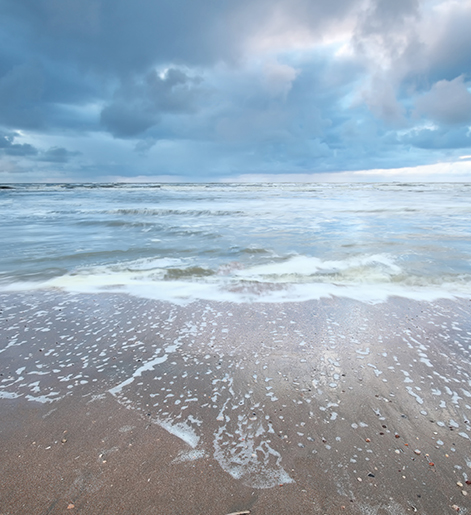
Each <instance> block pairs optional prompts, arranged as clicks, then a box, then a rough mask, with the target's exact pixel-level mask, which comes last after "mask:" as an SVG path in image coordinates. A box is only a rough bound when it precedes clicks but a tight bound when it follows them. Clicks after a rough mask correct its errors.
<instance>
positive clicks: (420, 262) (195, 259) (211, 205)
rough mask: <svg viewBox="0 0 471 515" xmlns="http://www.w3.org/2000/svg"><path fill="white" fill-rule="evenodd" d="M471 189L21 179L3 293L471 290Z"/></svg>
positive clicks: (13, 200)
mask: <svg viewBox="0 0 471 515" xmlns="http://www.w3.org/2000/svg"><path fill="white" fill-rule="evenodd" d="M470 199H471V184H451V183H450V184H396V183H394V184H162V185H155V184H135V185H132V184H131V185H130V184H106V185H96V184H49V185H38V184H18V185H9V189H3V188H2V189H0V216H1V246H0V291H16V290H30V289H43V288H56V289H61V290H65V291H72V292H124V293H129V294H131V295H136V296H140V297H147V298H155V299H163V300H170V301H172V302H177V303H186V302H191V301H193V300H197V299H207V300H227V301H235V302H246V301H254V302H257V301H263V302H280V301H281V302H287V301H299V300H308V299H317V298H320V297H326V296H339V297H342V296H343V297H350V298H356V299H360V300H364V301H371V302H375V301H383V300H385V299H387V298H388V296H391V295H398V296H403V297H408V298H414V299H434V298H450V297H455V296H456V297H470V296H471V295H470V294H471V202H470Z"/></svg>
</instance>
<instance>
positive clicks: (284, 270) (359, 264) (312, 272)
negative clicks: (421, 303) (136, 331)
mask: <svg viewBox="0 0 471 515" xmlns="http://www.w3.org/2000/svg"><path fill="white" fill-rule="evenodd" d="M31 288H59V289H62V290H65V291H70V292H87V293H98V292H117V291H120V292H123V293H128V294H131V295H135V296H138V297H144V298H152V299H158V300H166V301H171V302H176V303H188V302H192V301H196V300H214V301H229V302H294V301H307V300H313V299H319V298H321V297H329V296H330V297H332V296H337V297H349V298H353V299H357V300H361V301H365V302H381V301H384V300H386V299H387V298H388V297H390V296H399V297H406V298H412V299H416V300H433V299H437V298H452V297H464V298H469V297H470V296H471V293H470V292H471V274H452V273H449V274H445V275H440V276H433V275H429V276H426V275H418V274H417V273H415V274H414V273H411V272H410V271H409V272H408V271H407V270H405V269H404V268H403V267H402V266H401V265H400V264H399V263H397V262H396V261H395V260H394V259H393V258H392V257H391V256H388V255H384V254H377V255H369V256H357V257H353V258H348V259H344V260H321V259H319V258H315V257H310V256H290V257H288V258H284V259H282V258H278V259H277V260H276V261H273V260H272V261H271V262H269V263H266V264H259V265H255V266H247V265H244V264H243V263H240V262H237V261H236V262H230V263H222V264H219V265H217V266H213V267H211V266H208V265H202V264H199V263H195V262H194V259H190V258H188V259H176V258H161V259H150V258H147V259H139V260H134V261H130V262H121V263H115V264H113V265H103V266H98V267H83V268H80V269H76V270H75V271H73V272H71V273H67V274H63V275H61V276H59V277H55V278H53V279H49V280H45V281H42V282H35V283H32V282H31V281H23V282H18V281H17V282H15V283H12V284H10V285H4V286H3V287H2V288H1V291H12V290H18V289H20V290H22V289H31Z"/></svg>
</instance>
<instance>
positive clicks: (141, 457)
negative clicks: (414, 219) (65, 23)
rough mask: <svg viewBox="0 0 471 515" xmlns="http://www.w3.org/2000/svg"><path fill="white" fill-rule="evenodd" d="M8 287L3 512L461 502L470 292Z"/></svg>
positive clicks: (429, 506) (2, 394)
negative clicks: (161, 292) (243, 295)
mask: <svg viewBox="0 0 471 515" xmlns="http://www.w3.org/2000/svg"><path fill="white" fill-rule="evenodd" d="M0 305H1V307H2V309H1V311H2V313H1V315H0V318H1V330H0V331H1V335H2V344H1V346H0V360H1V363H2V365H1V367H2V370H1V371H0V372H1V373H2V374H3V375H2V376H1V382H0V410H1V417H0V441H1V445H0V447H1V449H2V451H1V452H2V465H0V470H1V471H2V473H1V474H0V477H1V478H2V479H0V486H1V491H2V492H3V493H2V496H1V499H0V513H2V515H6V514H10V513H11V514H13V513H15V514H16V513H27V512H32V513H63V512H64V510H67V508H68V507H69V506H70V505H73V507H70V508H69V509H70V510H71V512H72V513H73V512H75V511H79V512H81V513H91V514H92V513H110V514H111V513H136V514H137V513H139V514H141V513H144V514H145V513H155V510H159V511H160V512H162V513H172V514H173V513H175V514H176V513H182V514H185V515H188V514H192V513H195V514H197V513H205V514H206V513H207V514H213V513H214V514H215V515H216V514H222V515H225V514H227V513H232V512H235V511H242V510H250V511H251V513H252V514H272V513H274V512H278V513H313V514H317V513H319V514H323V513H336V512H340V511H342V512H345V513H352V514H370V513H372V514H379V513H383V512H384V513H394V514H400V515H402V514H403V513H411V512H414V511H415V510H417V511H418V512H422V513H432V512H433V513H437V509H438V510H439V512H440V513H449V512H453V510H454V509H455V508H452V507H453V506H454V505H455V506H456V507H459V508H460V512H461V513H465V512H466V510H469V509H470V508H471V507H470V500H469V499H470V497H471V487H470V486H469V485H467V484H466V481H469V480H470V479H471V451H470V450H469V449H470V443H471V442H470V438H471V423H470V421H471V407H470V404H471V393H470V392H471V362H470V357H471V354H470V346H471V317H470V316H469V315H470V310H471V306H470V301H469V300H463V299H456V300H454V301H452V300H440V301H434V302H419V301H411V300H406V299H401V298H391V299H389V300H388V301H387V302H385V303H381V304H364V303H361V302H359V301H354V300H350V299H342V298H326V299H321V300H319V301H306V302H300V303H285V304H274V303H273V304H272V303H270V304H261V303H253V304H230V303H225V302H221V303H218V302H202V301H200V302H195V303H192V304H190V305H187V306H178V305H174V304H170V303H166V302H162V301H152V300H147V299H138V298H133V297H129V296H126V295H120V294H96V295H89V294H82V295H78V294H74V295H72V294H64V293H59V292H50V291H49V292H33V293H19V294H1V295H0ZM15 395H18V397H17V398H14V396H15ZM9 396H10V398H9ZM28 399H29V400H28ZM34 399H36V401H35V400H34ZM39 400H40V401H42V402H38V401H39ZM64 431H66V433H65V432H64ZM63 439H65V440H66V441H65V442H63V441H62V440H63ZM33 442H35V443H33ZM47 447H49V448H47ZM100 455H101V456H100ZM77 456H78V457H77ZM432 464H433V465H432ZM457 483H460V484H462V487H460V486H458V485H457ZM280 485H283V486H280ZM463 491H464V492H466V493H469V495H464V494H463V493H462V492H463ZM437 507H438V508H437Z"/></svg>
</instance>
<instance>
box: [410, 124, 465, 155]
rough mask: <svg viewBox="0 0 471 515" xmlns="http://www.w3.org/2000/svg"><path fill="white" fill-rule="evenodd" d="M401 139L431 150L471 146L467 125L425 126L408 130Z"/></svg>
mask: <svg viewBox="0 0 471 515" xmlns="http://www.w3.org/2000/svg"><path fill="white" fill-rule="evenodd" d="M400 141H401V142H402V143H404V144H409V145H412V146H414V147H417V148H423V149H429V150H434V149H435V150H436V149H464V148H470V147H471V133H470V131H469V129H468V128H467V127H456V128H423V129H418V130H413V131H410V132H408V133H407V134H405V135H404V136H401V137H400Z"/></svg>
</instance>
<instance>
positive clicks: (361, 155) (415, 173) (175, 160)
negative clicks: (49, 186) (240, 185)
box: [0, 0, 471, 183]
mask: <svg viewBox="0 0 471 515" xmlns="http://www.w3.org/2000/svg"><path fill="white" fill-rule="evenodd" d="M470 27H471V0H459V1H456V0H133V1H130V0H0V182H2V183H8V182H63V181H67V182H68V181H72V182H111V181H125V182H126V181H129V182H134V181H139V182H141V181H144V182H146V181H160V182H167V181H169V182H173V181H175V182H182V181H183V182H194V181H210V182H217V181H225V182H231V181H317V180H322V181H349V180H359V181H362V180H364V181H383V180H399V181H405V180H413V181H429V180H430V181H434V180H438V181H447V180H450V181H471V30H470Z"/></svg>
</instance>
